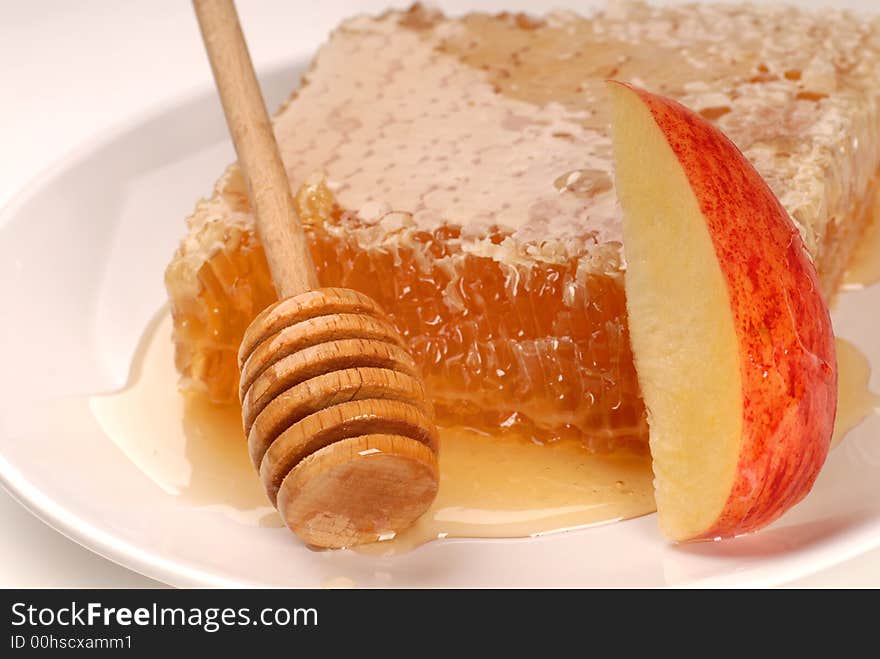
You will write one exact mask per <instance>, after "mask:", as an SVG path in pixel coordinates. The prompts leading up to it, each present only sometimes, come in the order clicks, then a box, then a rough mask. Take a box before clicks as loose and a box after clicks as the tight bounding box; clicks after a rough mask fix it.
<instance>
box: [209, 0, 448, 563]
mask: <svg viewBox="0 0 880 659" xmlns="http://www.w3.org/2000/svg"><path fill="white" fill-rule="evenodd" d="M193 5H194V6H195V10H196V16H197V17H198V20H199V25H200V27H201V31H202V36H203V38H204V41H205V47H206V49H207V51H208V57H209V59H210V60H211V68H212V69H213V71H214V78H215V80H216V82H217V88H218V89H219V91H220V98H221V100H222V103H223V110H224V112H225V114H226V121H227V123H228V124H229V132H230V134H231V135H232V140H233V142H234V143H235V150H236V152H237V153H238V163H239V166H240V167H241V170H242V174H243V176H244V179H245V181H246V183H247V189H248V194H249V196H250V200H251V205H252V206H253V208H254V212H255V214H256V218H257V232H258V234H259V236H260V240H261V241H262V243H263V248H264V250H265V252H266V257H267V260H268V262H269V270H270V272H271V273H272V279H273V281H274V283H275V288H276V290H277V291H278V294H279V297H280V298H281V300H280V301H279V302H277V303H276V304H274V305H272V306H270V307H269V308H268V309H266V310H264V311H263V312H262V313H261V314H259V315H258V316H257V317H256V318H255V319H254V321H253V322H252V323H251V325H250V326H249V327H248V329H247V331H246V332H245V335H244V338H243V339H242V344H241V348H240V350H239V367H240V368H241V384H240V389H239V393H240V398H241V402H242V421H243V424H244V429H245V433H247V436H248V447H249V449H250V454H251V459H252V460H253V462H254V465H255V466H256V467H257V469H258V470H259V472H260V476H261V478H262V480H263V485H264V486H265V488H266V493H267V495H268V496H269V498H270V500H271V501H272V502H273V503H274V504H275V505H276V506H277V507H278V510H279V512H280V513H281V515H282V516H283V517H284V520H285V523H286V524H287V525H288V527H290V529H291V530H293V531H294V532H295V533H297V534H298V535H299V536H300V537H302V538H303V539H304V540H305V541H306V542H309V543H310V544H314V545H318V546H321V547H347V546H351V545H356V544H360V543H364V542H373V541H376V540H380V539H384V538H388V537H393V536H394V535H395V534H396V533H397V532H399V531H401V530H402V529H404V528H406V527H408V526H410V525H411V524H412V523H413V522H415V520H416V519H418V517H419V516H420V515H421V514H422V513H423V512H424V511H425V510H426V509H427V508H428V507H429V506H430V505H431V502H432V501H433V500H434V497H435V496H436V494H437V487H438V481H439V475H438V467H437V457H436V454H437V450H438V444H437V431H436V428H435V426H434V421H433V412H432V409H431V405H430V403H428V401H427V398H426V395H425V388H424V386H423V384H422V381H421V378H420V376H419V373H418V369H417V368H416V365H415V363H414V362H413V360H412V357H411V356H410V355H409V352H408V351H407V349H406V345H405V343H404V342H403V341H402V340H401V338H400V336H399V334H398V332H397V330H396V329H395V327H394V326H393V325H392V324H391V322H390V321H389V320H388V318H387V317H386V316H385V314H384V313H383V312H382V310H381V309H380V308H379V306H378V305H377V304H376V303H375V302H374V301H373V300H371V299H370V298H368V297H367V296H365V295H363V294H361V293H358V292H356V291H352V290H348V289H341V288H322V289H319V288H318V286H319V283H318V277H317V275H316V273H315V267H314V264H313V262H312V258H311V253H310V251H309V245H308V241H307V239H306V235H305V232H304V231H303V228H302V225H301V224H300V221H299V218H298V217H297V214H296V210H295V207H294V204H293V199H292V197H291V194H290V184H289V182H288V180H287V173H286V171H285V169H284V165H283V163H282V162H281V157H280V155H279V153H278V145H277V144H276V142H275V137H274V134H273V132H272V125H271V123H270V121H269V117H268V114H267V113H266V108H265V104H264V102H263V97H262V94H261V93H260V88H259V85H258V84H257V80H256V75H255V74H254V71H253V65H252V64H251V59H250V55H249V54H248V50H247V45H246V44H245V41H244V36H243V35H242V32H241V27H240V26H239V23H238V16H237V14H236V11H235V6H234V4H233V2H232V0H193Z"/></svg>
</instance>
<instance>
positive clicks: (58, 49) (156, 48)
mask: <svg viewBox="0 0 880 659" xmlns="http://www.w3.org/2000/svg"><path fill="white" fill-rule="evenodd" d="M406 4H408V3H401V2H389V1H385V2H382V1H380V2H370V1H366V0H360V1H357V0H350V1H348V2H339V1H335V0H322V1H321V2H298V1H295V0H286V1H282V0H274V1H273V0H239V11H240V14H241V19H242V24H243V26H244V29H245V33H246V34H247V36H248V40H249V42H250V44H251V51H252V57H253V59H254V63H255V65H256V67H257V68H258V69H260V68H263V69H265V68H270V67H272V66H273V65H276V64H279V63H282V62H286V61H290V60H293V59H295V58H297V57H302V56H304V55H307V54H308V53H311V52H313V51H314V50H315V48H316V47H317V46H318V44H319V43H320V41H321V40H322V39H323V37H324V36H325V35H326V33H327V32H328V31H329V30H330V29H332V27H333V26H334V25H335V24H336V23H338V21H339V20H340V19H341V18H342V17H344V16H346V15H349V14H352V13H358V12H359V11H372V12H376V11H380V10H381V9H383V8H385V7H387V6H389V5H406ZM434 4H436V5H439V6H441V7H442V8H444V9H445V10H447V11H449V12H456V11H462V10H465V9H467V8H469V7H473V6H474V5H475V4H479V5H480V6H481V7H488V8H491V9H505V8H506V9H517V8H526V7H534V6H536V5H539V4H540V3H536V2H523V1H516V0H506V1H505V0H502V1H500V2H481V3H476V2H467V1H457V2H442V1H435V3H434ZM552 4H554V5H560V6H562V5H566V4H569V5H572V4H574V5H577V4H581V5H583V4H588V3H583V2H582V3H572V2H568V3H566V2H562V1H560V2H556V3H552ZM801 4H805V5H813V6H822V5H823V4H831V2H830V0H829V2H822V1H821V0H816V1H806V2H802V3H801ZM833 4H834V5H835V6H850V7H867V6H869V5H870V4H871V0H863V1H861V2H859V1H858V0H850V1H848V2H842V1H841V0H836V1H835V2H833ZM0 7H2V16H3V19H2V21H0V207H2V206H4V205H6V204H7V203H8V202H9V201H10V200H11V199H12V198H13V197H14V195H15V194H16V193H17V192H18V191H19V190H20V189H21V188H23V187H24V186H26V185H27V183H28V181H29V180H31V179H32V178H34V177H35V176H36V175H37V174H39V173H40V172H41V171H42V170H44V169H45V168H47V167H48V166H50V165H51V164H52V163H53V162H55V161H56V160H58V159H59V158H61V157H62V156H64V155H65V154H67V153H69V152H70V151H71V150H73V149H74V148H75V147H77V146H78V145H79V144H82V143H84V142H86V141H88V140H89V139H90V138H92V137H94V136H96V135H99V134H100V133H102V132H103V131H105V130H107V129H108V128H111V127H113V126H116V125H119V124H121V123H125V122H126V121H128V120H130V119H131V118H132V117H134V116H136V115H138V114H142V113H144V112H145V111H148V110H149V109H151V108H154V107H160V106H162V105H163V104H166V103H168V102H169V101H172V100H173V99H175V98H179V97H181V96H184V95H186V94H188V93H191V92H193V91H196V90H203V89H205V88H207V87H208V86H210V85H211V84H212V83H211V78H210V71H209V69H208V65H207V62H206V59H205V56H204V53H203V51H202V46H201V42H200V40H199V35H198V28H197V26H196V23H195V19H194V18H193V16H192V10H191V8H190V5H189V3H188V2H186V1H185V0H151V1H147V0H127V1H126V2H119V1H118V0H39V1H37V0H32V1H29V2H18V1H15V0H0ZM223 164H225V163H223ZM220 165H221V163H218V171H219V168H220ZM199 192H200V191H194V192H193V196H194V199H195V197H196V196H197V195H198V194H199ZM169 256H170V255H169ZM5 348H8V346H4V349H5ZM9 375H10V374H5V377H8V376H9ZM0 528H2V529H3V532H2V533H0V586H5V587H15V586H58V587H78V586H83V587H85V586H156V585H159V584H157V583H156V582H154V581H152V580H150V579H147V578H145V577H142V576H140V575H138V574H136V573H134V572H131V571H129V570H127V569H125V568H122V567H119V566H117V565H114V564H112V563H110V562H109V561H106V560H104V559H103V558H100V557H98V556H96V555H95V554H92V553H91V552H89V551H87V550H86V549H83V548H81V547H80V546H78V545H77V544H75V543H73V542H71V541H70V540H67V539H66V538H64V537H63V536H61V535H60V534H58V533H56V532H55V531H53V530H52V529H50V528H49V527H47V526H45V525H44V524H43V523H42V522H40V521H38V520H37V519H36V518H34V517H32V516H31V515H30V513H28V512H27V511H25V510H24V509H23V508H21V507H20V506H19V505H18V504H17V503H16V502H15V501H14V500H13V499H12V498H11V497H10V496H9V495H7V494H6V493H5V492H3V491H2V490H0ZM795 585H802V586H874V587H880V552H873V553H871V554H867V555H865V556H863V557H860V558H858V559H855V560H853V561H850V562H848V563H846V564H844V565H841V566H838V567H836V568H833V569H831V570H828V571H826V572H823V573H821V574H818V575H815V576H813V577H810V578H808V579H805V580H802V581H800V582H798V583H797V584H795Z"/></svg>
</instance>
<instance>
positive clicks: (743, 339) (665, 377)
mask: <svg viewBox="0 0 880 659" xmlns="http://www.w3.org/2000/svg"><path fill="white" fill-rule="evenodd" d="M609 89H610V92H611V95H612V99H613V110H614V112H613V116H614V157H615V162H616V170H617V172H616V186H617V193H618V196H619V198H620V202H621V204H622V206H623V210H624V218H625V219H624V223H623V236H624V249H625V253H626V261H627V270H626V284H625V285H626V298H627V310H628V314H629V328H630V339H631V342H632V349H633V354H634V356H635V364H636V370H637V372H638V378H639V384H640V386H641V390H642V395H643V397H644V400H645V405H646V407H647V410H648V425H649V428H650V445H651V454H652V457H653V463H654V476H655V489H656V497H657V508H658V512H659V517H660V527H661V529H662V530H663V532H664V534H665V535H666V536H667V537H669V538H670V539H672V540H676V541H684V540H696V539H710V538H719V537H730V536H734V535H739V534H742V533H746V532H749V531H754V530H756V529H758V528H760V527H762V526H764V525H766V524H768V523H770V522H772V521H773V520H774V519H776V518H777V517H779V516H780V515H781V514H782V513H784V512H785V511H786V510H788V509H789V508H791V506H793V505H794V504H796V503H797V502H798V501H800V500H801V499H802V498H803V497H804V496H805V495H806V494H807V492H809V490H810V488H811V487H812V485H813V482H814V481H815V479H816V475H817V474H818V472H819V469H820V468H821V467H822V464H823V462H824V461H825V456H826V455H827V453H828V447H829V444H830V441H831V432H832V428H833V425H834V415H835V411H836V408H837V365H836V359H835V354H834V336H833V333H832V330H831V320H830V318H829V316H828V308H827V307H826V305H825V302H824V300H823V299H822V296H821V293H820V290H819V283H818V279H817V277H816V270H815V268H814V267H813V264H812V262H811V260H810V257H809V255H808V254H807V252H806V249H805V247H804V244H803V242H802V240H801V237H800V234H799V233H798V231H797V229H796V228H795V226H794V224H793V223H792V221H791V219H790V218H789V216H788V214H787V213H786V211H785V210H784V209H783V207H782V206H781V205H780V203H779V201H778V200H777V199H776V197H775V196H774V195H773V193H772V192H771V191H770V188H769V187H768V186H767V184H766V183H765V182H764V180H763V179H762V178H761V176H760V175H759V174H758V172H757V171H755V169H754V167H752V165H751V164H750V163H749V162H748V160H746V158H745V157H744V156H743V155H742V153H740V151H739V150H738V149H737V148H736V146H734V144H733V143H732V142H731V141H730V140H729V139H727V137H725V136H724V134H723V133H721V131H719V130H718V129H716V128H715V127H714V126H712V125H711V124H710V123H709V122H707V121H706V120H704V119H703V118H702V117H700V116H699V115H697V114H695V113H693V112H691V111H690V110H688V109H687V108H685V107H683V106H682V105H680V104H678V103H676V102H674V101H672V100H669V99H667V98H663V97H661V96H656V95H654V94H650V93H648V92H645V91H642V90H640V89H637V88H635V87H632V86H630V85H626V84H622V83H615V82H611V83H609Z"/></svg>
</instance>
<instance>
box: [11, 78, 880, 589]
mask: <svg viewBox="0 0 880 659" xmlns="http://www.w3.org/2000/svg"><path fill="white" fill-rule="evenodd" d="M301 67H302V64H301V63H298V64H296V65H292V66H290V67H285V68H284V69H283V70H276V71H273V72H269V73H268V74H267V75H265V76H263V84H264V88H265V90H266V95H267V97H268V98H269V99H270V104H272V102H273V101H277V100H279V99H281V98H282V97H283V96H285V95H286V93H287V91H288V90H289V89H290V87H291V86H292V84H293V83H294V81H295V80H296V79H297V78H298V75H299V71H300V70H301ZM232 157H233V154H232V149H231V147H230V145H229V143H228V141H227V139H226V130H225V126H224V124H223V119H222V116H221V114H220V111H219V108H218V104H217V101H216V100H215V97H214V92H213V90H207V89H206V90H205V91H204V93H203V94H201V95H200V96H198V97H195V98H190V99H186V100H183V101H180V102H178V103H175V104H172V105H170V106H169V107H167V109H165V110H164V111H160V112H157V113H154V114H151V115H149V116H145V117H143V118H142V119H140V120H138V121H136V122H134V123H132V124H131V125H130V126H128V127H127V128H126V129H124V130H121V131H119V132H116V133H115V134H113V135H109V136H107V137H105V138H104V139H102V140H100V141H98V142H96V143H93V144H90V145H87V146H86V147H85V148H83V149H81V150H80V151H79V153H77V154H75V155H74V156H72V157H70V158H68V159H67V160H66V161H65V162H63V163H61V164H60V165H58V166H57V167H56V168H55V169H54V170H53V171H51V172H50V173H48V174H46V175H44V176H43V177H41V178H40V179H39V180H37V181H36V182H35V183H33V184H32V185H31V186H30V187H29V189H28V190H26V191H25V192H23V193H22V194H21V195H19V197H18V199H17V200H16V201H15V202H14V203H13V204H12V205H11V206H9V207H7V208H6V209H5V210H4V212H3V213H2V215H0V296H2V298H0V299H3V301H4V303H3V308H4V310H5V311H4V313H3V315H2V322H0V336H2V345H3V348H4V350H3V353H4V365H5V368H4V377H3V378H2V379H0V478H2V482H3V484H4V485H5V486H6V488H7V489H8V490H9V491H10V492H11V493H12V494H13V495H14V496H15V497H16V498H18V500H19V501H21V502H22V503H23V504H24V505H25V506H27V507H28V508H29V509H30V510H31V511H33V512H34V514H36V515H38V516H39V517H40V518H42V519H43V520H45V521H46V522H47V523H49V524H50V525H52V526H53V527H54V528H56V529H58V530H59V531H60V532H62V533H64V534H65V535H67V536H69V537H71V538H73V539H75V540H77V541H78V542H80V543H82V544H83V545H85V546H86V547H88V548H90V549H92V550H94V551H96V552H98V553H99V554H101V555H103V556H106V557H107V558H109V559H111V560H114V561H116V562H118V563H120V564H123V565H125V566H127V567H130V568H132V569H134V570H137V571H138V572H141V573H143V574H146V575H148V576H151V577H154V578H156V579H159V580H162V581H165V582H167V583H170V584H174V585H211V586H214V585H217V586H219V585H254V586H263V585H295V586H321V585H327V584H328V583H354V584H357V585H360V586H453V587H454V586H656V585H770V584H777V583H781V582H785V581H788V580H791V579H795V578H798V577H800V576H803V575H806V574H809V573H811V572H814V571H818V570H821V569H823V568H826V567H828V566H831V565H833V564H835V563H839V562H842V561H845V560H847V559H848V558H851V557H853V556H855V555H857V554H859V553H862V552H865V551H867V550H869V549H871V548H874V547H877V546H880V478H878V474H880V417H878V416H876V415H875V416H872V417H871V418H870V419H869V420H868V421H866V422H865V423H863V424H862V425H861V426H860V427H859V428H858V429H857V430H855V431H854V432H852V433H851V434H850V435H849V436H848V437H847V439H846V441H845V442H844V444H843V446H842V447H841V448H839V449H837V450H835V451H834V452H833V453H832V455H831V457H830V458H829V460H828V463H827V465H826V467H825V469H824V470H823V472H822V474H821V476H820V478H819V480H818V482H817V484H816V486H815V488H814V490H813V492H812V493H811V494H810V496H809V497H808V498H807V499H806V500H805V501H804V502H803V503H802V504H801V505H800V506H798V507H797V508H796V509H795V510H793V511H792V512H790V513H789V514H787V515H786V516H785V517H784V518H783V519H781V520H780V521H779V522H777V523H776V524H774V525H773V526H772V527H771V528H769V529H767V530H765V531H763V532H761V533H759V534H757V535H754V536H751V537H746V538H742V539H738V540H735V541H729V542H724V543H709V544H699V545H693V546H684V547H672V546H669V545H667V544H665V543H664V542H663V541H662V540H661V539H660V536H659V533H658V531H657V529H656V519H655V518H654V516H653V515H652V516H648V517H644V518H641V519H636V520H631V521H627V522H622V523H618V524H612V525H607V526H603V527H598V528H593V529H588V530H583V531H575V532H569V533H565V534H558V535H551V536H546V537H542V538H536V539H524V540H467V539H459V540H450V541H444V542H436V543H431V544H429V545H426V546H423V547H421V548H419V549H417V550H415V551H413V552H412V553H409V554H405V555H401V556H397V557H394V558H376V557H370V556H365V555H360V554H354V553H351V552H313V551H310V550H308V549H306V548H304V547H303V546H301V545H300V544H299V543H298V542H297V541H295V540H294V539H293V538H292V537H291V536H290V534H289V533H288V532H287V531H286V530H284V529H281V528H260V527H256V526H248V525H244V524H242V523H240V522H239V521H236V519H235V516H234V515H229V514H228V512H226V511H224V510H222V509H220V508H218V507H216V506H214V507H206V506H203V505H195V504H193V503H192V502H191V501H188V500H186V499H185V498H183V497H180V496H175V495H174V494H170V493H169V492H167V491H166V490H165V489H162V488H161V487H159V486H158V485H157V484H156V483H155V482H154V481H153V480H151V479H150V478H148V477H147V476H146V475H145V474H144V473H143V471H141V470H140V469H138V468H137V467H136V466H135V465H134V464H133V463H132V462H131V461H130V460H129V459H128V458H127V457H126V455H125V454H124V453H123V452H122V451H120V450H119V448H118V447H117V446H116V445H115V444H114V443H113V442H112V441H111V440H110V439H109V438H108V437H107V436H106V435H105V433H104V431H103V430H102V428H101V426H100V425H99V424H98V423H97V421H96V420H95V418H94V417H93V416H91V414H90V413H89V411H88V408H87V407H86V408H84V407H83V406H76V405H71V404H70V401H72V400H78V399H80V397H82V396H83V395H88V394H94V393H96V392H108V391H113V390H116V389H119V388H120V387H122V386H123V385H124V384H125V383H126V381H127V379H128V376H129V368H130V365H131V363H132V357H133V355H134V352H135V349H136V347H137V344H138V342H139V340H140V338H141V335H142V333H143V330H144V328H145V326H146V325H147V324H148V322H149V320H150V319H151V317H152V316H153V315H154V314H155V312H156V310H157V309H158V308H160V307H161V305H162V304H163V303H164V301H165V290H164V286H163V280H162V275H163V271H164V267H165V265H166V263H167V261H168V259H169V257H170V255H171V253H172V251H173V250H174V248H175V247H176V244H177V241H178V240H179V238H180V236H181V234H182V231H183V225H182V218H183V217H184V216H185V215H186V214H187V213H188V212H189V211H190V210H191V209H192V206H193V202H194V197H195V196H196V195H197V194H199V193H201V194H207V193H208V191H209V190H210V186H211V183H212V182H213V180H214V178H215V177H216V175H217V173H218V171H219V169H220V167H221V166H222V164H223V163H226V162H229V161H231V160H232ZM877 309H880V287H878V286H875V287H873V288H872V289H867V290H864V291H860V292H857V293H851V294H847V295H846V296H844V297H843V298H842V299H841V301H840V304H839V306H838V309H837V310H836V312H835V314H834V318H835V326H836V329H837V332H838V333H839V334H840V335H841V336H843V337H844V338H847V339H849V340H850V341H851V342H853V343H855V344H856V345H857V346H858V347H859V348H860V349H861V350H862V351H863V352H864V353H865V354H866V355H868V356H869V358H870V360H871V361H872V362H873V363H874V364H880V339H878V337H877V329H876V327H877V321H878V315H877V311H876V310H877ZM872 386H873V388H874V389H875V390H876V389H877V388H878V387H880V382H878V380H877V378H875V379H874V382H873V383H872ZM131 422H132V423H138V424H144V425H145V426H147V428H152V427H153V426H156V427H157V428H158V427H160V425H161V424H159V423H158V421H157V420H156V419H155V418H139V419H131ZM526 566H528V567H527V568H526Z"/></svg>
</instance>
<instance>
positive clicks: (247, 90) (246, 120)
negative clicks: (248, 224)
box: [193, 0, 319, 298]
mask: <svg viewBox="0 0 880 659" xmlns="http://www.w3.org/2000/svg"><path fill="white" fill-rule="evenodd" d="M193 5H194V7H195V10H196V16H197V17H198V21H199V27H200V28H201V31H202V38H203V40H204V42H205V49H206V50H207V51H208V58H209V59H210V60H211V69H212V70H213V72H214V79H215V80H216V82H217V89H218V91H219V92H220V101H221V102H222V103H223V111H224V113H225V114H226V123H227V124H229V132H230V134H231V135H232V142H233V144H235V152H236V154H238V164H239V166H240V167H241V171H242V174H243V176H244V180H245V183H246V184H247V190H248V195H249V196H250V200H251V205H252V206H253V207H254V213H255V214H256V218H257V230H258V231H259V234H260V241H261V242H262V243H263V248H264V249H265V251H266V259H267V260H268V261H269V271H270V272H271V273H272V281H273V282H274V283H275V290H276V291H278V297H279V298H285V297H289V296H291V295H296V294H297V293H302V292H304V291H308V290H312V289H314V288H318V286H319V284H318V276H317V274H315V266H314V264H313V263H312V255H311V252H309V245H308V241H307V240H306V236H305V233H304V232H303V228H302V225H301V224H300V222H299V218H298V217H297V215H296V211H295V210H294V206H293V198H292V197H291V194H290V186H289V183H288V180H287V172H286V171H285V170H284V164H283V163H282V162H281V156H280V155H279V153H278V144H277V143H276V142H275V135H274V133H273V132H272V123H271V122H270V121H269V115H268V113H267V112H266V104H265V102H264V101H263V94H262V93H261V92H260V85H259V83H258V82H257V76H256V74H255V73H254V67H253V64H252V63H251V56H250V53H249V52H248V48H247V44H246V43H245V40H244V35H243V34H242V31H241V25H240V24H239V22H238V14H237V13H236V11H235V4H234V3H233V2H232V0H194V1H193Z"/></svg>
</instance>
